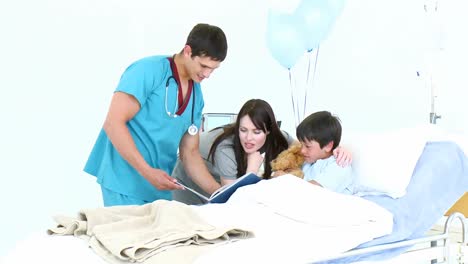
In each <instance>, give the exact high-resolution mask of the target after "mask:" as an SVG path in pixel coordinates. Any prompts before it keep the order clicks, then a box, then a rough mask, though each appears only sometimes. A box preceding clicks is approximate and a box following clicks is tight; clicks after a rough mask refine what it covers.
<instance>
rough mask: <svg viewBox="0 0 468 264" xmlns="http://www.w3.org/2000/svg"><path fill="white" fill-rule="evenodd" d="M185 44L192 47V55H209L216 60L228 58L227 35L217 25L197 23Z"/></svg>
mask: <svg viewBox="0 0 468 264" xmlns="http://www.w3.org/2000/svg"><path fill="white" fill-rule="evenodd" d="M185 44H186V45H189V46H190V47H191V48H192V57H194V56H200V57H203V56H207V57H210V58H211V59H213V60H215V61H224V59H225V58H226V54H227V40H226V35H225V34H224V32H223V30H222V29H221V28H219V27H217V26H213V25H209V24H197V25H196V26H195V27H193V29H192V31H190V34H189V35H188V37H187V42H186V43H185Z"/></svg>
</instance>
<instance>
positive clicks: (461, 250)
mask: <svg viewBox="0 0 468 264" xmlns="http://www.w3.org/2000/svg"><path fill="white" fill-rule="evenodd" d="M456 219H458V220H459V221H460V222H461V230H462V232H461V241H460V243H456V244H455V247H452V248H451V245H454V244H453V243H451V237H450V231H451V230H452V228H453V225H454V224H453V222H454V221H455V220H456ZM465 219H466V218H465V216H464V215H463V214H461V213H458V212H454V213H452V214H451V215H450V216H449V217H448V218H447V220H446V221H445V225H444V231H443V233H441V234H433V235H427V236H425V237H421V238H417V239H411V240H403V241H399V242H394V243H389V244H383V245H377V246H372V247H367V248H359V249H353V250H350V251H347V252H344V253H341V254H340V255H335V256H330V257H326V258H322V259H320V260H314V261H313V262H312V263H316V262H322V261H332V260H338V259H341V258H345V257H351V256H358V255H362V254H368V253H377V252H380V251H384V250H388V249H395V248H400V247H407V246H413V247H411V248H409V249H408V250H407V251H406V252H404V253H402V254H407V253H416V252H422V251H428V252H432V253H433V254H431V257H430V258H428V261H430V263H431V264H435V263H449V258H450V257H453V258H455V260H456V261H457V262H455V263H468V262H466V259H468V255H467V254H466V253H467V234H466V228H465ZM453 248H455V249H456V251H457V252H456V253H455V254H452V255H451V250H452V249H453ZM435 249H441V250H442V254H439V253H438V252H439V251H437V250H435ZM450 263H454V262H453V261H452V259H450Z"/></svg>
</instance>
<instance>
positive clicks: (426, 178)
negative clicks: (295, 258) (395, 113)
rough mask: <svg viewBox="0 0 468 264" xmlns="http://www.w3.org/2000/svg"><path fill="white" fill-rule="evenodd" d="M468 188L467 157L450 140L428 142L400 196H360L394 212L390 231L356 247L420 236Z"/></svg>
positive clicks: (380, 256) (373, 256)
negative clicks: (404, 192)
mask: <svg viewBox="0 0 468 264" xmlns="http://www.w3.org/2000/svg"><path fill="white" fill-rule="evenodd" d="M402 151H404V150H402ZM467 190H468V160H467V157H466V156H465V154H464V152H463V151H462V150H461V149H460V148H459V147H458V145H456V144H455V143H453V142H428V143H427V144H426V146H425V148H424V151H423V153H422V154H421V157H420V158H419V160H418V162H417V164H416V167H415V169H414V172H413V176H412V178H411V181H410V183H409V185H408V188H407V194H406V195H405V196H403V197H401V198H399V199H393V198H391V197H389V196H384V195H380V196H375V195H374V196H365V197H363V198H365V199H367V200H369V201H373V202H375V203H377V204H379V205H380V206H382V207H384V208H386V209H388V210H389V211H390V212H391V213H393V232H392V233H391V234H389V235H386V236H382V237H380V238H376V239H374V240H372V241H369V242H366V243H364V244H362V245H360V246H358V247H357V248H366V247H370V246H375V245H381V244H387V243H392V242H397V241H402V240H410V239H414V238H420V237H423V236H424V235H425V234H426V232H427V231H428V230H429V229H430V228H431V227H432V226H433V225H434V224H435V223H436V222H437V221H438V220H439V219H440V218H441V217H442V216H443V215H444V213H445V212H446V211H447V210H448V209H449V208H450V207H451V206H452V205H453V204H454V203H455V202H456V201H457V200H458V199H459V198H460V197H461V196H462V195H463V194H464V193H465V192H466V191H467ZM407 248H408V247H403V248H396V249H388V250H384V251H381V252H379V253H368V254H363V255H360V256H351V257H346V258H341V259H338V260H333V261H326V262H321V263H351V262H357V261H376V260H385V259H389V258H392V257H394V256H397V255H399V254H401V253H403V252H404V251H406V249H407Z"/></svg>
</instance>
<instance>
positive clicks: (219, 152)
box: [214, 143, 237, 180]
mask: <svg viewBox="0 0 468 264" xmlns="http://www.w3.org/2000/svg"><path fill="white" fill-rule="evenodd" d="M214 167H215V169H216V171H217V172H218V173H219V174H220V178H224V179H228V180H235V179H237V162H236V158H235V155H234V150H233V149H232V147H230V146H227V145H222V143H221V144H220V145H218V147H217V149H216V151H215V155H214Z"/></svg>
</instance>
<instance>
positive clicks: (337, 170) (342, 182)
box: [304, 158, 353, 193]
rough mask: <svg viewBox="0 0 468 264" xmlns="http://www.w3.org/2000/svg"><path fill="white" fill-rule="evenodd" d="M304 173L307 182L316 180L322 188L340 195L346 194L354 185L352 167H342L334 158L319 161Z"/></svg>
mask: <svg viewBox="0 0 468 264" xmlns="http://www.w3.org/2000/svg"><path fill="white" fill-rule="evenodd" d="M304 172H305V173H304V174H305V175H304V179H305V180H307V181H310V180H315V181H316V182H318V183H319V184H320V185H322V187H324V188H327V189H329V190H332V191H335V192H339V193H345V192H346V189H348V188H350V187H351V186H352V184H353V170H352V167H351V166H346V167H344V168H343V167H340V166H339V165H338V164H336V160H335V159H334V158H329V159H326V160H319V161H317V162H316V163H315V164H313V165H311V167H310V168H309V170H304Z"/></svg>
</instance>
